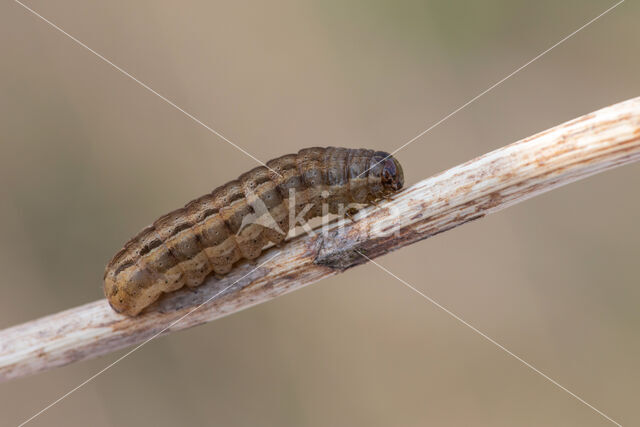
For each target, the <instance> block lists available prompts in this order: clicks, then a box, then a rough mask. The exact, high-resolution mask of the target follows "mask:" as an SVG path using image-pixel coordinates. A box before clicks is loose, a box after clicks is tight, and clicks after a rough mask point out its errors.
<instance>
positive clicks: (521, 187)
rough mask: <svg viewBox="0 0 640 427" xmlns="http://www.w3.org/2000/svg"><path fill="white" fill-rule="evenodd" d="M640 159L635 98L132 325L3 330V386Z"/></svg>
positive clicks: (100, 308)
mask: <svg viewBox="0 0 640 427" xmlns="http://www.w3.org/2000/svg"><path fill="white" fill-rule="evenodd" d="M638 159H640V98H634V99H630V100H628V101H624V102H621V103H618V104H615V105H612V106H610V107H606V108H603V109H601V110H599V111H596V112H593V113H590V114H587V115H585V116H582V117H579V118H577V119H575V120H572V121H570V122H567V123H564V124H562V125H559V126H556V127H554V128H551V129H548V130H546V131H544V132H541V133H539V134H537V135H533V136H531V137H529V138H525V139H523V140H521V141H518V142H516V143H514V144H511V145H508V146H506V147H503V148H500V149H498V150H495V151H492V152H490V153H488V154H485V155H483V156H481V157H479V158H477V159H474V160H471V161H469V162H467V163H464V164H462V165H459V166H456V167H453V168H451V169H449V170H447V171H444V172H442V173H440V174H438V175H436V176H433V177H431V178H428V179H425V180H423V181H420V182H418V183H417V184H415V185H413V186H412V187H410V188H407V189H406V190H404V191H402V192H401V193H399V194H398V195H397V196H394V198H393V200H389V201H385V202H384V203H382V204H380V206H379V207H372V208H368V209H366V210H364V211H362V212H360V213H358V214H357V215H356V217H355V220H356V222H354V223H352V222H351V221H348V220H347V221H340V222H338V223H335V224H332V225H331V226H329V227H328V230H325V232H323V233H316V234H315V235H304V236H300V237H298V238H295V239H293V240H292V241H291V242H288V243H287V244H286V245H284V246H283V247H281V248H272V249H271V250H268V251H266V253H265V254H263V255H262V257H261V258H259V259H258V260H257V263H256V265H251V264H244V265H239V266H238V267H237V268H235V269H234V271H233V272H232V273H231V274H229V275H228V276H226V277H224V278H223V279H220V280H218V279H215V278H210V279H209V280H208V281H207V282H206V283H205V284H204V285H202V286H200V287H198V288H195V289H193V290H189V289H183V290H180V291H178V292H176V293H174V294H171V295H168V296H167V297H166V298H163V299H161V300H160V301H158V302H157V303H156V304H154V305H153V306H151V307H149V309H148V310H147V312H146V313H143V314H142V315H140V316H138V317H135V318H129V317H126V316H123V315H119V314H117V313H115V312H114V311H113V310H112V309H111V308H110V307H109V305H108V304H107V302H106V300H104V299H103V300H100V301H95V302H93V303H90V304H85V305H82V306H79V307H75V308H72V309H69V310H66V311H63V312H60V313H57V314H54V315H50V316H47V317H43V318H40V319H36V320H33V321H31V322H28V323H25V324H22V325H18V326H14V327H12V328H8V329H5V330H3V331H0V380H8V379H11V378H16V377H20V376H24V375H28V374H33V373H35V372H40V371H44V370H46V369H50V368H53V367H55V366H62V365H66V364H68V363H71V362H75V361H79V360H84V359H88V358H91V357H95V356H99V355H102V354H106V353H109V352H112V351H115V350H118V349H120V348H123V347H127V346H130V345H134V344H139V343H143V342H144V341H145V340H148V339H149V338H151V337H153V336H154V335H156V334H158V333H159V332H161V331H162V334H166V333H169V332H173V331H178V330H181V329H185V328H189V327H191V326H195V325H199V324H202V323H205V322H210V321H212V320H214V319H217V318H219V317H222V316H226V315H228V314H231V313H235V312H237V311H239V310H242V309H244V308H247V307H250V306H253V305H255V304H259V303H261V302H265V301H268V300H270V299H273V298H275V297H277V296H279V295H282V294H285V293H287V292H291V291H293V290H296V289H299V288H301V287H303V286H306V285H308V284H311V283H313V282H316V281H318V280H321V279H323V278H325V277H328V276H332V275H334V274H337V273H339V272H341V271H344V270H346V269H348V268H351V267H354V266H356V265H359V264H363V263H364V262H366V259H365V258H364V257H363V256H361V255H360V254H359V252H361V253H363V254H365V255H367V257H370V258H375V257H377V256H380V255H384V254H385V253H388V252H390V251H392V250H395V249H398V248H401V247H403V246H406V245H409V244H411V243H414V242H417V241H419V240H422V239H425V238H427V237H430V236H433V235H435V234H438V233H441V232H443V231H447V230H450V229H451V228H454V227H456V226H459V225H462V224H464V223H465V222H469V221H472V220H474V219H478V218H482V217H483V216H485V215H487V214H489V213H492V212H496V211H498V210H500V209H504V208H505V207H508V206H511V205H513V204H515V203H518V202H521V201H523V200H526V199H528V198H530V197H533V196H535V195H537V194H540V193H543V192H545V191H549V190H552V189H553V188H556V187H559V186H561V185H565V184H568V183H570V182H573V181H575V180H578V179H581V178H584V177H587V176H589V175H593V174H595V173H598V172H602V171H604V170H607V169H611V168H614V167H616V166H621V165H624V164H628V163H631V162H634V161H636V160H638ZM266 260H268V261H267V262H266V263H264V262H265V261H266ZM262 263H264V264H262ZM230 285H231V286H230ZM229 286H230V287H229ZM226 287H229V288H228V289H226V290H224V289H225V288H226ZM222 290H224V292H222V293H221V294H220V295H218V296H217V297H215V298H213V299H212V297H213V296H215V295H216V294H218V293H220V291H222ZM203 303H204V304H203ZM200 304H202V306H201V307H199V308H198V309H197V310H195V311H193V312H192V313H191V314H189V315H187V316H186V317H184V318H183V319H181V318H182V317H183V316H185V315H186V314H187V313H189V312H190V311H192V310H193V309H194V308H195V307H198V306H199V305H200ZM178 319H181V320H180V321H178V322H176V321H177V320H178ZM167 327H168V328H167ZM165 328H167V329H166V330H164V329H165ZM163 330H164V331H163Z"/></svg>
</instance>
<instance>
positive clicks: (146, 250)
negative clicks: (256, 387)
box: [138, 239, 162, 256]
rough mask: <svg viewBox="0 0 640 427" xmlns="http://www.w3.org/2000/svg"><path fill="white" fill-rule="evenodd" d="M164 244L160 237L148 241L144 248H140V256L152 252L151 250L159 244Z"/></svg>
mask: <svg viewBox="0 0 640 427" xmlns="http://www.w3.org/2000/svg"><path fill="white" fill-rule="evenodd" d="M161 244H162V240H160V239H155V240H152V241H151V242H149V243H147V244H146V245H144V246H143V247H142V249H140V253H139V254H138V255H139V256H143V255H146V254H148V253H149V252H151V250H153V249H155V248H157V247H158V246H160V245H161Z"/></svg>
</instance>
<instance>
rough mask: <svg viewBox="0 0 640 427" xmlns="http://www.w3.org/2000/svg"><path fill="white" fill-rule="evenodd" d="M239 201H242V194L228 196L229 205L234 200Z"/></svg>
mask: <svg viewBox="0 0 640 427" xmlns="http://www.w3.org/2000/svg"><path fill="white" fill-rule="evenodd" d="M241 199H244V194H242V193H236V194H233V195H231V196H229V204H231V203H233V202H235V201H236V200H241Z"/></svg>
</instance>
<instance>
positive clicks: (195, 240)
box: [104, 147, 404, 316]
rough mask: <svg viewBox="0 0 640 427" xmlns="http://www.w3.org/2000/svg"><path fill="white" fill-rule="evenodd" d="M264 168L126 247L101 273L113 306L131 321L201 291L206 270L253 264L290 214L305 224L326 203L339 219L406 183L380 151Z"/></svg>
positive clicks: (345, 152) (324, 152)
mask: <svg viewBox="0 0 640 427" xmlns="http://www.w3.org/2000/svg"><path fill="white" fill-rule="evenodd" d="M267 166H268V167H269V168H271V169H272V170H270V169H268V168H266V167H264V166H260V167H256V168H254V169H252V170H250V171H249V172H247V173H244V174H242V175H240V177H239V178H238V179H237V180H234V181H231V182H228V183H227V184H225V185H223V186H221V187H218V188H216V189H215V190H214V191H213V192H212V193H210V194H206V195H204V196H202V197H200V198H198V199H196V200H193V201H191V202H189V203H187V205H186V206H185V207H183V208H181V209H178V210H175V211H173V212H170V213H168V214H166V215H164V216H162V217H160V218H159V219H158V220H156V221H155V222H154V223H153V224H152V225H150V226H148V227H147V228H145V229H144V230H142V231H141V232H140V233H139V234H138V235H137V236H135V237H134V238H132V239H131V240H130V241H129V242H127V243H126V244H125V245H124V248H123V249H122V250H120V251H119V252H118V253H117V254H116V255H115V256H114V257H113V259H111V261H110V262H109V264H108V265H107V267H106V270H105V274H104V293H105V295H106V297H107V299H108V301H109V304H111V307H113V309H114V310H116V311H117V312H120V313H125V314H127V315H130V316H136V315H137V314H138V313H140V312H141V311H142V310H143V309H144V308H145V307H147V306H148V305H150V304H151V303H153V302H154V301H155V300H157V299H158V297H159V296H160V295H161V294H163V293H167V292H172V291H175V290H177V289H180V288H181V287H183V286H184V285H186V286H189V287H194V286H198V285H200V284H202V283H203V282H204V279H205V278H206V277H207V276H208V275H209V274H210V273H211V272H215V273H216V274H225V273H228V272H229V271H230V270H231V269H232V267H233V264H234V263H236V262H237V261H239V260H241V259H243V258H244V259H254V258H257V257H258V256H259V255H260V254H261V253H262V249H263V248H264V247H265V246H266V245H267V244H269V243H270V242H271V243H274V244H279V243H281V242H282V241H283V240H284V239H285V237H286V235H287V233H288V232H289V229H290V228H293V227H294V226H295V225H296V224H289V222H290V210H291V212H292V213H293V212H295V217H297V216H298V215H300V216H301V217H304V219H305V220H309V219H311V218H314V217H317V216H320V215H322V214H323V208H322V205H323V203H324V204H326V205H327V206H328V211H329V212H330V213H333V214H339V213H340V214H341V213H343V212H340V209H341V207H343V206H345V205H348V204H351V203H360V204H370V203H372V202H375V201H376V200H379V199H381V198H383V197H385V196H387V195H389V194H391V193H393V192H395V191H397V190H399V189H400V188H402V185H403V184H404V177H403V172H402V167H401V166H400V163H398V161H397V160H396V159H395V158H393V157H392V156H390V155H389V154H388V153H385V152H382V151H373V150H366V149H348V148H337V147H327V148H320V147H313V148H305V149H303V150H300V151H299V152H298V154H288V155H285V156H282V157H279V158H277V159H274V160H270V161H269V162H267ZM274 171H275V172H277V173H274ZM278 174H280V175H278ZM360 175H362V176H360ZM292 195H293V197H292ZM293 200H295V202H293ZM290 204H291V206H290ZM260 207H261V208H262V209H256V208H260ZM265 207H266V209H265ZM325 213H326V208H325ZM269 221H271V222H272V226H270V225H269Z"/></svg>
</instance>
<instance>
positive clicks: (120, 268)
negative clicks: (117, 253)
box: [114, 261, 135, 276]
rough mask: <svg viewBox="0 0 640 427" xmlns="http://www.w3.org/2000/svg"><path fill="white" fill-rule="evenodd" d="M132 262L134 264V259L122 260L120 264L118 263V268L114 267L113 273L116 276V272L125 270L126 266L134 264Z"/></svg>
mask: <svg viewBox="0 0 640 427" xmlns="http://www.w3.org/2000/svg"><path fill="white" fill-rule="evenodd" d="M134 264H135V261H126V262H123V263H122V264H120V265H119V266H118V268H117V269H116V271H115V273H114V275H116V276H117V275H118V274H120V272H121V271H122V270H126V269H127V268H129V267H131V266H132V265H134Z"/></svg>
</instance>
